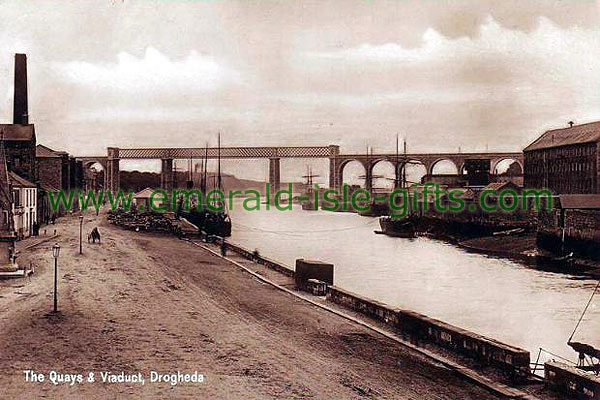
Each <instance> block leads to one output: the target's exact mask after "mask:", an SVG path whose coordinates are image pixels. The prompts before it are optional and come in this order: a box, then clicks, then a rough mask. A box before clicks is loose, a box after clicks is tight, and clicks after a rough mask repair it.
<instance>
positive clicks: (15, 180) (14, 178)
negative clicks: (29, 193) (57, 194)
mask: <svg viewBox="0 0 600 400" xmlns="http://www.w3.org/2000/svg"><path fill="white" fill-rule="evenodd" d="M8 178H9V179H10V183H12V185H13V186H14V187H26V188H35V187H37V186H35V183H31V182H29V181H28V180H27V179H25V178H23V177H20V176H19V175H17V174H15V173H14V172H13V171H9V172H8Z"/></svg>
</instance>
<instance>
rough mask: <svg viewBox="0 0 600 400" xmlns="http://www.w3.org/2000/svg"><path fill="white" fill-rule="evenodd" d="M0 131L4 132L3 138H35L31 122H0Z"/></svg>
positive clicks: (27, 139)
mask: <svg viewBox="0 0 600 400" xmlns="http://www.w3.org/2000/svg"><path fill="white" fill-rule="evenodd" d="M0 132H2V133H3V134H4V140H11V141H30V140H34V139H35V128H34V127H33V124H29V125H20V124H0Z"/></svg>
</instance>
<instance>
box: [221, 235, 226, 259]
mask: <svg viewBox="0 0 600 400" xmlns="http://www.w3.org/2000/svg"><path fill="white" fill-rule="evenodd" d="M221 255H222V256H223V257H225V256H226V255H227V242H225V239H221Z"/></svg>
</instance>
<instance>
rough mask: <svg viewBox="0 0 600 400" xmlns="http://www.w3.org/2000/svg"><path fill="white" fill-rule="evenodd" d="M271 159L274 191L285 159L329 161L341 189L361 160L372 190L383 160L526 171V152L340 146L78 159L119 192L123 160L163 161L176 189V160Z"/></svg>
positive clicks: (113, 153) (123, 152)
mask: <svg viewBox="0 0 600 400" xmlns="http://www.w3.org/2000/svg"><path fill="white" fill-rule="evenodd" d="M205 157H207V158H208V159H217V158H221V159H268V160H269V183H270V185H271V188H272V190H279V188H280V186H281V174H280V164H281V159H284V158H297V159H298V158H299V159H302V158H306V159H308V158H313V159H314V158H320V159H328V160H329V187H330V188H333V189H337V190H341V188H342V184H343V172H344V167H345V166H346V165H348V163H350V162H352V161H358V162H359V163H361V164H362V166H363V167H364V169H365V172H366V173H365V177H366V179H365V187H366V188H367V189H371V188H372V183H373V168H374V167H375V165H377V164H378V163H380V162H382V161H387V162H390V163H391V164H392V165H394V166H395V167H396V168H397V171H396V172H397V173H398V176H400V174H401V173H402V172H403V170H404V168H405V167H406V165H407V164H412V163H419V164H422V165H423V166H424V167H425V169H426V171H427V174H428V175H431V174H433V172H434V168H435V166H436V164H437V163H439V162H440V161H443V160H449V161H451V162H452V163H454V165H455V166H456V169H457V171H458V173H463V171H464V166H465V163H466V161H467V160H472V159H477V160H481V159H484V160H489V161H490V172H492V173H493V172H494V171H495V170H496V167H497V165H498V163H500V162H501V161H503V160H507V159H512V160H515V161H516V162H517V163H518V164H519V166H520V167H521V171H523V153H521V152H503V153H498V152H496V153H494V152H482V153H410V154H340V147H339V146H338V145H328V146H298V147H292V146H282V147H221V148H220V149H219V148H216V147H211V148H208V149H207V148H202V147H195V148H193V147H190V148H181V147H177V148H175V147H164V148H129V149H125V148H118V147H109V148H108V149H107V155H106V156H85V157H77V159H78V160H80V161H82V162H83V165H84V168H85V169H87V168H89V167H90V166H91V165H93V164H95V163H99V164H101V165H102V167H103V168H104V188H105V189H107V190H111V191H117V190H119V187H120V182H119V161H120V160H128V159H129V160H132V159H146V160H147V159H160V160H161V179H160V182H161V188H162V189H164V190H167V191H170V190H172V189H173V185H174V182H175V172H174V170H173V161H174V160H177V159H180V160H190V159H196V160H201V159H204V158H205Z"/></svg>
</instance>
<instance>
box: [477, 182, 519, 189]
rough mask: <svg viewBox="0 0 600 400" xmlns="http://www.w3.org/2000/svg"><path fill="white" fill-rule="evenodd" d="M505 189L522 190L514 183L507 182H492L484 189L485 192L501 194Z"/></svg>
mask: <svg viewBox="0 0 600 400" xmlns="http://www.w3.org/2000/svg"><path fill="white" fill-rule="evenodd" d="M504 189H513V190H519V189H521V187H520V186H519V185H517V184H516V183H514V182H511V181H507V182H492V183H490V184H488V185H487V186H486V187H484V188H483V190H494V191H496V192H499V191H501V190H504Z"/></svg>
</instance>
